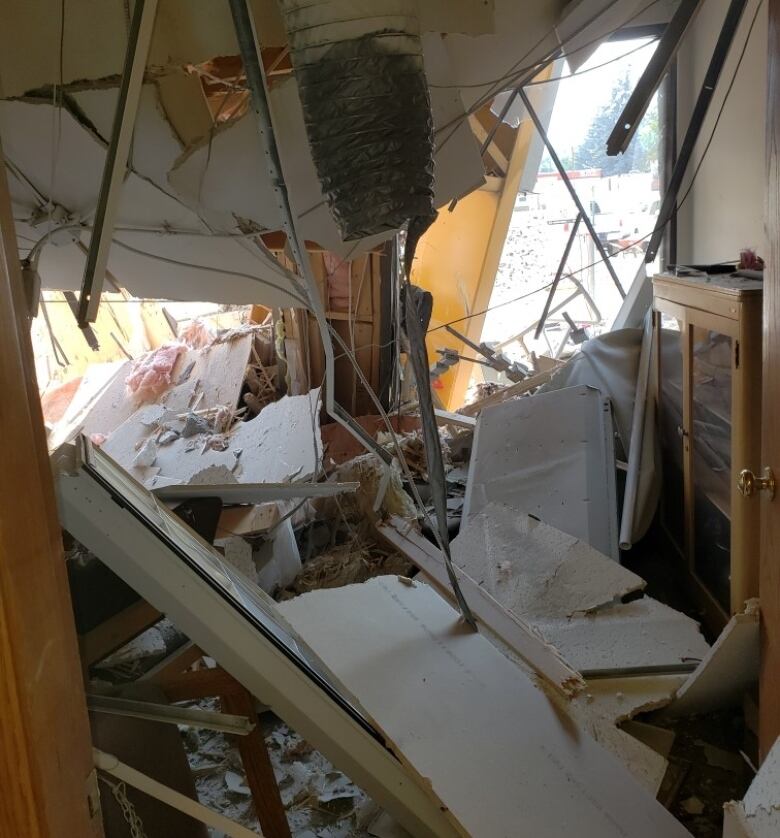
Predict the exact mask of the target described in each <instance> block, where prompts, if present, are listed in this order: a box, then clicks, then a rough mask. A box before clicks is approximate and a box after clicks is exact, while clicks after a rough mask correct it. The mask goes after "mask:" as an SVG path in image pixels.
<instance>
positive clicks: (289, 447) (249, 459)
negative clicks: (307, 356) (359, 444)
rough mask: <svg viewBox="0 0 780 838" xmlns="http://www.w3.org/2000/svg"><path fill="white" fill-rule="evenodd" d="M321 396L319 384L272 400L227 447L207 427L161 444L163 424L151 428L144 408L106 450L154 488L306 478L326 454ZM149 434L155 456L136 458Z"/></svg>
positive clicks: (232, 434) (237, 427) (237, 430)
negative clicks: (215, 442) (214, 444)
mask: <svg viewBox="0 0 780 838" xmlns="http://www.w3.org/2000/svg"><path fill="white" fill-rule="evenodd" d="M242 380H243V379H242ZM318 402H319V390H318V389H317V390H312V391H311V392H310V393H308V394H307V395H304V396H284V397H283V398H281V399H280V400H279V401H277V402H272V403H271V404H269V405H267V406H266V407H264V408H263V409H262V410H261V411H260V413H259V414H258V415H257V416H256V417H255V418H254V419H251V420H249V421H247V422H237V423H236V424H235V425H234V426H233V429H232V430H231V432H230V433H229V434H228V435H226V438H225V443H226V447H225V448H224V449H223V450H215V449H214V448H211V447H208V442H209V439H210V438H212V437H213V435H212V434H211V433H207V432H204V433H196V434H194V435H192V436H186V437H185V436H183V435H182V436H179V437H178V438H177V439H175V440H173V441H172V442H170V443H169V444H167V445H161V444H157V443H155V442H154V438H155V437H156V435H157V433H158V428H156V427H152V428H150V427H149V425H148V424H147V423H146V422H145V421H144V419H145V418H146V419H148V416H146V414H144V413H143V412H139V413H137V414H134V415H133V416H132V417H130V419H128V420H127V421H126V422H125V423H124V424H123V425H122V426H120V427H119V428H117V430H116V431H115V432H114V433H113V434H111V436H110V437H109V438H108V439H107V440H106V442H105V443H104V445H103V446H102V450H103V451H104V452H105V453H106V454H108V456H109V457H111V458H112V459H114V460H115V461H116V462H117V463H119V465H121V466H122V467H123V468H124V469H125V470H126V471H127V472H128V473H129V474H130V475H132V476H133V477H134V478H135V479H136V480H139V481H140V482H141V483H143V485H145V486H146V487H147V488H155V487H156V486H157V484H158V480H159V479H160V478H165V479H166V481H167V482H166V485H173V483H171V481H174V482H175V483H190V482H191V481H192V480H197V481H199V482H200V483H205V482H207V481H208V480H213V481H214V482H215V483H216V484H219V483H225V482H226V480H227V476H229V475H232V477H233V478H235V480H236V481H237V482H239V483H290V482H293V481H300V482H302V481H304V480H309V479H311V478H312V477H313V476H315V475H316V474H317V473H318V471H319V466H320V462H321V460H322V439H321V437H320V432H319V422H318V419H317V411H318ZM166 415H170V411H169V412H168V413H167V414H166ZM161 419H162V420H163V421H166V417H161ZM181 421H183V420H181V419H180V422H181ZM146 440H152V444H153V445H154V458H153V459H152V460H151V461H150V462H146V461H144V462H137V456H138V452H139V451H140V450H142V448H143V446H144V445H145V444H146Z"/></svg>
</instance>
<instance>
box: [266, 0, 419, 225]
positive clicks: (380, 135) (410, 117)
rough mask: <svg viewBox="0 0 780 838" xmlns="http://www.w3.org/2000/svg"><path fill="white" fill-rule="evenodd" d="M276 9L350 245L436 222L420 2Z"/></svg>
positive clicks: (321, 171)
mask: <svg viewBox="0 0 780 838" xmlns="http://www.w3.org/2000/svg"><path fill="white" fill-rule="evenodd" d="M280 4H281V8H282V11H283V13H284V17H285V25H286V27H287V34H288V38H289V41H290V54H291V58H292V63H293V68H294V70H295V77H296V80H297V82H298V90H299V94H300V97H301V104H302V106H303V114H304V119H305V121H306V131H307V135H308V139H309V145H310V146H311V152H312V157H313V158H314V164H315V166H316V167H317V174H318V176H319V178H320V182H321V183H322V189H323V192H324V194H325V196H326V198H327V201H328V204H329V205H330V208H331V211H332V213H333V216H334V218H335V219H336V223H337V224H338V225H339V228H340V231H341V235H342V237H343V239H344V241H351V240H354V239H359V238H363V237H364V236H370V235H373V234H375V233H381V232H384V231H387V230H395V229H397V228H400V227H401V226H403V224H404V223H405V222H406V221H408V220H409V219H421V220H422V219H429V218H432V217H433V215H434V210H433V122H432V118H431V106H430V98H429V94H428V84H427V81H426V78H425V72H424V69H423V58H422V47H421V43H420V36H419V21H418V12H417V6H418V0H280ZM418 223H419V222H418Z"/></svg>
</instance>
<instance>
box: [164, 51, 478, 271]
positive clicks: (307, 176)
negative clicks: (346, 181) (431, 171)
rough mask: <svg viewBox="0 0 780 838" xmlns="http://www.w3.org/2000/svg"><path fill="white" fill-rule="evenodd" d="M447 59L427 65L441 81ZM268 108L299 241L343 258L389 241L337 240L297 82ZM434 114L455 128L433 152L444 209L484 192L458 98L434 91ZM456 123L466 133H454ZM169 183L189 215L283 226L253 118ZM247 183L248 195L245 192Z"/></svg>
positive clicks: (202, 151)
mask: <svg viewBox="0 0 780 838" xmlns="http://www.w3.org/2000/svg"><path fill="white" fill-rule="evenodd" d="M434 37H435V36H434ZM434 43H436V42H435V41H434ZM444 59H446V55H443V54H441V53H440V52H438V53H433V54H432V57H431V59H430V61H431V62H432V63H433V65H434V68H435V69H436V70H437V72H438V74H439V76H441V77H442V78H446V67H445V66H443V64H442V61H443V60H444ZM270 105H271V109H272V112H273V117H274V127H275V130H276V133H277V137H278V144H279V154H280V156H281V161H282V168H283V169H284V174H285V179H286V182H287V188H288V191H289V194H290V204H291V207H292V210H293V212H294V213H295V214H296V215H297V217H298V219H299V232H300V234H301V235H302V236H303V237H304V238H305V239H307V240H309V241H315V242H317V243H318V244H320V245H321V246H322V247H324V248H326V249H327V250H330V251H332V252H334V253H338V254H340V255H342V256H346V255H347V254H349V255H350V256H354V255H355V254H358V253H360V252H363V251H365V250H368V249H370V248H371V247H374V246H375V245H376V244H379V243H380V242H382V241H384V240H385V239H387V238H388V237H389V236H390V235H391V234H390V233H387V234H380V235H376V236H370V237H368V238H365V239H361V240H360V241H359V242H347V243H345V242H344V241H343V240H342V238H341V235H340V233H339V230H338V227H337V225H336V222H335V221H334V220H333V217H332V215H331V212H330V209H329V208H328V206H327V204H326V202H325V198H324V196H323V193H322V187H321V184H320V181H319V178H318V176H317V171H316V168H315V166H314V161H313V160H312V157H311V149H310V148H309V143H308V140H307V135H306V130H305V125H304V119H303V111H302V109H301V103H300V99H299V98H298V88H297V85H296V83H295V79H294V78H290V79H287V80H285V81H284V82H282V83H280V84H278V85H275V86H274V88H273V89H272V90H271V92H270ZM431 109H432V114H433V117H434V122H436V121H437V120H438V121H440V124H442V125H444V124H448V123H451V122H452V121H453V120H455V121H456V122H455V124H454V128H455V130H454V131H453V134H452V136H451V137H450V138H449V140H448V142H447V143H444V144H443V145H442V149H441V156H439V154H438V153H437V152H436V150H435V151H434V162H435V165H436V184H435V188H434V191H435V202H436V206H442V205H444V204H447V203H449V201H450V200H452V198H456V197H460V196H461V195H462V194H464V193H465V192H468V191H470V190H472V189H474V188H476V187H478V186H479V185H481V184H482V183H483V181H484V169H483V166H482V159H481V156H480V154H479V147H478V144H477V142H476V140H475V139H474V136H473V134H472V133H471V131H470V130H468V125H467V123H466V121H465V119H464V114H463V107H462V105H461V103H460V101H459V99H458V98H457V95H454V94H453V92H452V91H451V90H448V89H446V88H440V89H439V88H436V89H432V90H431ZM458 120H460V122H461V123H462V124H463V126H464V127H465V130H464V129H463V128H461V127H459V123H458ZM236 160H241V161H242V165H241V166H236V165H235V163H236ZM168 179H169V182H170V185H171V187H172V188H173V189H174V190H175V191H176V193H177V195H178V196H179V197H180V198H181V200H183V201H184V202H185V203H186V204H187V205H188V206H189V207H191V208H192V209H193V210H198V211H199V212H206V211H207V210H208V211H212V212H216V213H218V214H221V216H223V217H224V216H225V215H233V214H235V215H237V216H240V217H242V218H245V219H249V220H251V221H253V222H255V223H256V224H259V225H261V226H262V227H265V228H268V229H271V230H275V229H280V228H281V226H282V223H281V217H280V215H279V209H278V206H277V203H276V200H275V198H274V192H273V184H272V183H271V179H270V175H269V173H268V169H267V166H266V163H265V158H264V156H263V154H262V146H261V142H260V138H259V136H258V133H257V120H256V118H255V116H254V114H253V113H251V112H250V113H247V114H246V115H245V116H243V117H241V118H240V119H237V120H235V121H234V122H231V123H229V124H227V125H225V126H224V127H223V128H220V129H219V130H218V131H217V132H215V134H214V136H213V137H210V138H204V141H203V142H202V143H201V144H200V145H199V146H196V147H194V148H192V149H189V150H188V151H187V152H186V153H185V154H184V155H182V157H181V158H180V159H179V160H178V161H177V162H176V163H175V164H174V166H173V167H172V169H171V171H170V173H169V176H168ZM247 184H252V186H253V188H252V189H247Z"/></svg>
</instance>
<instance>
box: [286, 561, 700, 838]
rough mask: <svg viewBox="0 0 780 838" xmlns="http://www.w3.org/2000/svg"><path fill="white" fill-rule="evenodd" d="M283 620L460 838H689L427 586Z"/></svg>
mask: <svg viewBox="0 0 780 838" xmlns="http://www.w3.org/2000/svg"><path fill="white" fill-rule="evenodd" d="M279 610H280V612H281V614H282V615H283V617H285V618H286V619H287V620H288V621H289V622H290V623H291V624H292V626H293V628H294V629H295V630H296V631H297V632H298V633H299V634H300V635H301V636H302V637H303V639H304V641H305V642H306V643H308V644H309V645H310V646H311V647H312V648H313V650H314V652H315V653H316V654H318V655H319V656H320V658H321V659H322V661H323V663H324V664H325V665H326V666H327V667H329V668H330V669H331V670H332V671H333V672H334V674H335V676H336V677H337V678H338V679H339V680H340V681H341V682H342V683H343V684H344V685H345V686H346V688H347V689H348V690H350V691H351V692H352V694H354V695H355V696H356V698H357V699H358V701H359V702H360V704H361V706H363V707H364V708H365V710H366V711H367V713H368V714H369V715H370V717H371V718H372V719H373V720H374V721H375V723H376V724H377V726H378V727H379V729H380V730H381V731H382V732H383V733H384V735H385V736H386V737H387V740H388V742H389V743H390V744H391V747H392V748H393V750H394V751H395V753H396V754H397V755H398V757H399V759H401V760H402V761H403V762H404V763H405V764H406V765H408V766H409V768H410V770H411V771H413V772H414V773H415V774H416V775H417V776H418V777H424V778H426V783H428V784H430V787H431V789H432V791H433V792H434V793H435V794H436V796H437V797H438V798H439V799H441V800H442V801H443V803H444V804H445V805H446V806H447V807H448V813H447V814H448V816H449V817H450V818H451V819H452V821H453V823H454V824H456V828H457V829H458V830H459V832H460V833H461V834H464V835H491V836H514V835H517V834H518V824H522V831H523V832H524V833H525V834H528V835H533V836H534V838H559V836H561V835H566V834H571V835H581V836H592V838H608V836H627V835H631V836H632V838H660V836H680V838H682V836H685V835H687V832H686V830H685V829H684V828H683V827H682V826H681V824H679V823H678V822H677V821H676V820H675V819H674V817H673V816H672V815H671V814H670V813H669V812H667V811H666V810H665V809H664V808H663V807H662V806H661V805H660V804H659V803H658V802H657V801H656V800H655V799H654V798H653V796H652V795H651V794H650V793H648V792H647V791H646V789H644V788H643V787H642V786H641V785H640V783H638V782H637V781H636V780H635V779H634V777H632V776H631V775H630V774H629V773H628V772H627V771H626V770H625V769H624V768H623V766H622V765H620V763H619V761H618V760H616V759H615V758H614V757H613V756H612V755H611V754H609V753H608V752H607V751H606V750H605V749H603V748H602V747H600V746H599V745H597V744H596V743H595V742H594V741H593V739H592V738H591V737H590V736H589V735H588V734H587V733H584V732H582V731H580V730H578V729H577V727H576V726H573V725H568V726H567V725H566V724H564V723H562V718H561V716H560V715H559V711H558V710H557V709H556V708H555V707H554V706H553V704H552V703H551V702H550V701H549V700H548V699H547V698H546V697H545V696H544V694H543V693H542V692H541V691H540V690H539V689H538V688H537V687H536V686H535V685H534V684H533V683H532V682H531V680H530V679H529V678H528V677H527V676H526V675H525V674H524V673H523V672H522V671H521V670H520V669H519V668H518V667H517V666H515V665H514V664H513V663H512V662H511V661H509V660H508V659H507V658H505V657H504V656H503V655H502V654H501V653H500V652H499V651H498V650H497V649H495V648H494V647H493V646H492V644H491V643H490V642H489V641H488V640H487V639H486V638H484V637H483V636H481V635H480V634H478V633H475V632H472V631H471V630H470V629H469V628H468V627H467V626H465V625H464V624H463V622H462V620H461V619H460V617H459V615H458V613H457V612H456V611H455V610H454V609H453V608H451V607H450V606H449V605H448V604H447V603H446V602H445V601H444V600H443V599H442V598H441V597H440V596H439V595H438V594H436V592H435V591H434V590H433V589H432V588H430V587H429V586H428V585H424V584H420V583H413V584H412V585H409V584H408V582H402V581H400V580H399V579H398V578H396V577H379V578H375V579H372V580H370V581H369V582H366V583H364V584H362V585H350V586H348V587H344V588H337V589H330V590H322V591H314V592H312V593H308V594H303V595H302V596H299V597H296V598H295V599H293V600H290V601H288V602H284V603H281V604H280V605H279ZM399 685H400V687H401V688H399ZM475 713H476V717H478V722H479V723H475Z"/></svg>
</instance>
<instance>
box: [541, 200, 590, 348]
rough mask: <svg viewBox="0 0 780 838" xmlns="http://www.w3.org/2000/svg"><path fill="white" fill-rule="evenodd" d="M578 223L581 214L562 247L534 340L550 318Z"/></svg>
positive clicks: (578, 214) (579, 215)
mask: <svg viewBox="0 0 780 838" xmlns="http://www.w3.org/2000/svg"><path fill="white" fill-rule="evenodd" d="M580 221H582V213H581V212H580V213H577V217H576V218H575V219H574V225H573V227H572V228H571V233H570V234H569V238H568V240H567V242H566V247H564V249H563V255H562V256H561V261H560V262H559V263H558V270H557V271H556V272H555V279H554V280H553V283H552V285H551V286H550V293H549V294H548V295H547V299H546V300H545V301H544V308H543V309H542V316H541V317H540V318H539V323H538V324H537V326H536V331H535V332H534V340H539V335H541V333H542V329H543V328H544V324H545V323H546V322H547V318H548V317H549V316H550V306H551V305H552V301H553V297H554V296H555V292H556V291H557V290H558V284H559V283H560V281H561V277H562V276H563V272H564V270H565V269H566V262H567V261H568V260H569V254H570V253H571V248H572V245H573V244H574V240H575V238H576V237H577V230H578V229H579V227H580Z"/></svg>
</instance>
